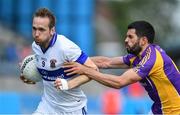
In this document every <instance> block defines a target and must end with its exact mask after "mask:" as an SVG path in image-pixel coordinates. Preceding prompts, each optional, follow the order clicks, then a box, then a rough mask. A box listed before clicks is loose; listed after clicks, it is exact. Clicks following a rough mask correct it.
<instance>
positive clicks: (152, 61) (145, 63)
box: [123, 44, 180, 114]
mask: <svg viewBox="0 0 180 115" xmlns="http://www.w3.org/2000/svg"><path fill="white" fill-rule="evenodd" d="M123 60H124V63H125V64H127V65H129V66H130V67H132V68H133V69H134V71H135V72H136V73H137V74H138V75H139V76H140V77H142V80H141V81H140V83H141V84H142V85H143V86H144V88H145V89H146V91H147V92H148V94H149V96H150V98H151V99H152V100H153V101H154V103H153V106H152V112H153V113H154V114H179V113H180V72H179V70H178V69H177V67H176V65H175V64H174V62H173V61H172V59H171V58H170V57H169V56H168V55H167V54H166V53H165V51H164V50H163V49H161V48H160V47H159V46H158V45H154V44H151V45H149V46H148V47H147V48H146V50H145V51H144V52H143V53H142V55H140V56H134V55H132V54H128V55H126V56H124V57H123Z"/></svg>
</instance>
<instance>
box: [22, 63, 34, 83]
mask: <svg viewBox="0 0 180 115" xmlns="http://www.w3.org/2000/svg"><path fill="white" fill-rule="evenodd" d="M20 67H21V62H20V63H19V68H20ZM20 79H21V80H22V81H23V82H24V83H27V84H36V82H33V81H31V80H28V79H26V78H25V77H24V76H23V75H22V73H21V74H20Z"/></svg>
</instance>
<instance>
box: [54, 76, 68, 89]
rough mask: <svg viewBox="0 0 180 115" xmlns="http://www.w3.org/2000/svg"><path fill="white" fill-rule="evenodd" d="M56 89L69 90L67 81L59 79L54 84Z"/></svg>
mask: <svg viewBox="0 0 180 115" xmlns="http://www.w3.org/2000/svg"><path fill="white" fill-rule="evenodd" d="M54 87H55V88H56V89H57V90H68V89H69V87H68V82H67V80H65V79H61V78H57V79H56V80H55V82H54Z"/></svg>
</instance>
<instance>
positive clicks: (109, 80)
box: [64, 62, 142, 89]
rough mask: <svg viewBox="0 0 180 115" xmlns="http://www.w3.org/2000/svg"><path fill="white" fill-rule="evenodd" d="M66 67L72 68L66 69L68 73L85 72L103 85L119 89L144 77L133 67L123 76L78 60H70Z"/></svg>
mask: <svg viewBox="0 0 180 115" xmlns="http://www.w3.org/2000/svg"><path fill="white" fill-rule="evenodd" d="M64 68H71V69H68V70H66V71H65V72H66V73H67V75H71V74H75V73H76V74H84V75H87V76H88V77H90V78H92V79H93V80H96V81H98V82H99V83H101V84H103V85H106V86H108V87H112V88H117V89H119V88H121V87H124V86H127V85H129V84H132V83H135V82H137V81H140V80H141V79H142V78H141V77H140V76H139V75H138V74H137V73H136V72H135V71H134V70H133V69H129V70H127V71H126V72H125V73H123V74H122V75H121V76H116V75H111V74H103V73H101V72H98V71H95V70H94V69H91V68H89V67H86V66H83V65H81V64H79V63H76V62H70V63H68V64H66V65H64Z"/></svg>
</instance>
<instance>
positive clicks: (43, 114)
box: [32, 102, 87, 115]
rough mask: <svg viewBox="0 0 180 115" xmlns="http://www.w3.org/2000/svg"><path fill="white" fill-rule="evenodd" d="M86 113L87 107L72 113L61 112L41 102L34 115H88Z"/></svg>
mask: <svg viewBox="0 0 180 115" xmlns="http://www.w3.org/2000/svg"><path fill="white" fill-rule="evenodd" d="M86 111H87V107H83V108H82V109H79V110H76V111H72V112H59V111H55V109H53V108H52V107H51V106H49V105H48V104H45V103H44V102H43V103H42V102H40V103H39V105H38V108H37V109H36V111H35V112H34V113H33V114H32V115H87V112H86Z"/></svg>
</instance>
